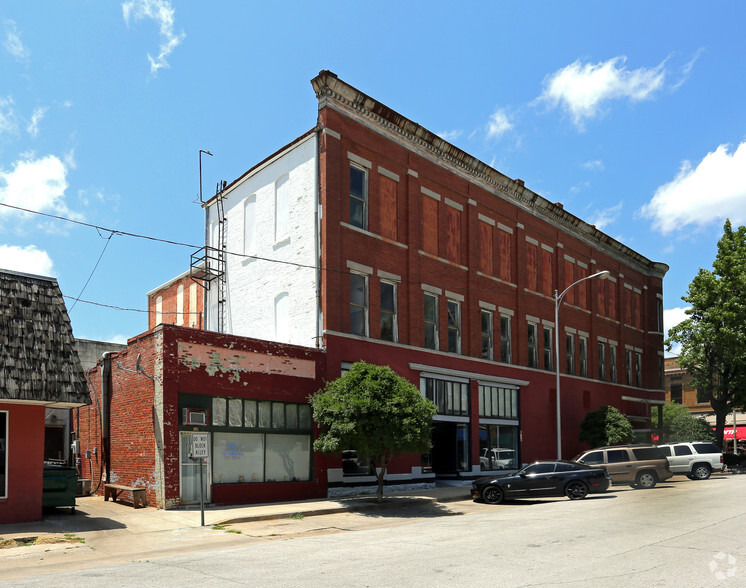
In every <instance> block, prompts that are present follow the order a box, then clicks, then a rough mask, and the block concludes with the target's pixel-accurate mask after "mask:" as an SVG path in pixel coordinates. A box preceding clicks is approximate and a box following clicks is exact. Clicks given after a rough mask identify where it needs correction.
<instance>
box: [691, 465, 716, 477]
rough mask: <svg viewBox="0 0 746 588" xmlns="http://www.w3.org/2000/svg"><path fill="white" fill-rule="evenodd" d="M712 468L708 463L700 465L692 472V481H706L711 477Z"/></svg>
mask: <svg viewBox="0 0 746 588" xmlns="http://www.w3.org/2000/svg"><path fill="white" fill-rule="evenodd" d="M710 473H711V470H710V466H708V465H707V464H706V463H701V464H698V465H696V466H695V467H694V469H693V470H692V480H706V479H707V478H709V477H710Z"/></svg>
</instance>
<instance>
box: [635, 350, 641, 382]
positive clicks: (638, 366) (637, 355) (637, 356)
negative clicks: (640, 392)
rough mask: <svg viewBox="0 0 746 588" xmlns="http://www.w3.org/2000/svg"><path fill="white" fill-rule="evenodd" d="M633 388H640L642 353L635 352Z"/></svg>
mask: <svg viewBox="0 0 746 588" xmlns="http://www.w3.org/2000/svg"><path fill="white" fill-rule="evenodd" d="M635 386H637V387H638V388H639V387H640V386H642V353H640V352H639V351H636V352H635Z"/></svg>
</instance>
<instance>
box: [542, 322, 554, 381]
mask: <svg viewBox="0 0 746 588" xmlns="http://www.w3.org/2000/svg"><path fill="white" fill-rule="evenodd" d="M544 369H545V370H547V371H550V372H551V371H554V337H553V332H552V328H551V327H544Z"/></svg>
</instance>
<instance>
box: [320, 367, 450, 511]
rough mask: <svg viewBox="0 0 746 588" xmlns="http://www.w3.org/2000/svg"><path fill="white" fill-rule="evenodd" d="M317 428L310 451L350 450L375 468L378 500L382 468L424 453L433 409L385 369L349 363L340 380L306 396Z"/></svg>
mask: <svg viewBox="0 0 746 588" xmlns="http://www.w3.org/2000/svg"><path fill="white" fill-rule="evenodd" d="M311 405H312V406H313V418H314V420H315V421H316V423H318V425H319V428H320V430H321V434H320V435H319V438H318V439H317V440H316V441H315V442H314V449H316V451H321V452H322V453H341V452H342V451H343V450H348V449H354V450H356V451H357V452H358V455H360V456H365V457H367V458H369V459H370V460H371V462H372V463H373V465H374V467H375V468H376V477H377V479H378V490H377V492H376V500H377V501H378V502H381V501H382V500H383V485H384V476H385V475H386V468H387V467H388V465H389V462H390V461H391V458H392V457H393V456H395V455H398V454H401V453H424V452H425V451H427V450H428V449H430V428H431V424H432V420H433V415H434V414H435V412H436V410H437V408H436V406H435V404H433V403H432V402H431V401H430V400H427V399H426V398H424V397H423V396H422V394H421V393H420V391H419V390H418V389H417V388H416V387H415V386H413V385H412V384H410V383H409V382H408V381H407V380H405V379H404V378H402V377H401V376H399V375H397V374H396V372H394V371H393V370H392V369H391V368H389V367H386V366H377V365H371V364H368V363H364V362H359V363H355V364H353V365H352V367H351V369H350V371H348V372H347V373H346V374H344V375H343V376H342V377H340V378H338V379H336V380H333V381H331V382H328V383H327V384H326V386H325V387H324V389H323V390H320V391H319V392H318V393H316V394H314V395H313V396H312V397H311Z"/></svg>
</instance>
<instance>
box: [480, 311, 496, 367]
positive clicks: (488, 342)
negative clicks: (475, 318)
mask: <svg viewBox="0 0 746 588" xmlns="http://www.w3.org/2000/svg"><path fill="white" fill-rule="evenodd" d="M481 323H482V358H483V359H492V357H493V353H494V351H493V339H492V312H491V311H489V310H482V312H481Z"/></svg>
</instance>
